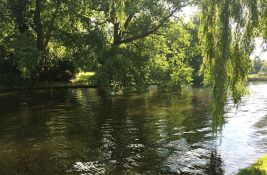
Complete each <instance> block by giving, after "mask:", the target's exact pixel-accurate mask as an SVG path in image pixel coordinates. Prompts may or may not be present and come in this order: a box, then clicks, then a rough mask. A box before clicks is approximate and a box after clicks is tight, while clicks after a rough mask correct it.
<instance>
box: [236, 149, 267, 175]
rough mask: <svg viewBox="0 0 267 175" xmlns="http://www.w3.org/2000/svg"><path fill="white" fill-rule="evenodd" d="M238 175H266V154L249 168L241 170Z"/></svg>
mask: <svg viewBox="0 0 267 175" xmlns="http://www.w3.org/2000/svg"><path fill="white" fill-rule="evenodd" d="M238 175H267V154H266V155H264V156H263V157H262V158H260V159H258V160H257V161H256V163H254V164H253V165H251V166H250V167H248V168H246V169H243V170H241V171H240V172H239V173H238Z"/></svg>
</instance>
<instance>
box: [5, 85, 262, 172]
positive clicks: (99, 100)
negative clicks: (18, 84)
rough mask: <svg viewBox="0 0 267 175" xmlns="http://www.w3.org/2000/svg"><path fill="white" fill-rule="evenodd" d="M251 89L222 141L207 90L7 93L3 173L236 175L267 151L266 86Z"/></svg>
mask: <svg viewBox="0 0 267 175" xmlns="http://www.w3.org/2000/svg"><path fill="white" fill-rule="evenodd" d="M249 88H250V89H251V94H250V95H248V96H245V97H243V100H242V103H241V104H240V106H239V108H238V109H236V108H235V107H234V105H233V104H232V103H231V101H229V105H228V107H227V123H226V124H225V125H224V127H223V128H222V131H221V133H217V135H216V134H215V133H214V132H213V131H212V129H211V128H212V127H211V121H210V118H209V117H208V104H209V101H210V92H209V91H208V90H204V89H188V90H185V91H184V92H183V93H161V92H158V91H157V89H156V88H152V90H151V91H149V92H148V93H145V94H142V95H135V96H129V97H108V96H106V95H105V94H103V93H102V92H100V91H98V90H97V89H61V90H54V91H50V90H48V91H46V90H44V91H30V92H14V93H5V94H1V95H0V105H1V108H0V113H1V115H0V157H1V159H0V174H5V175H9V174H10V175H13V174H21V175H29V174H33V175H35V174H36V175H50V174H51V175H53V174H78V175H91V174H99V175H101V174H110V175H120V174H122V175H123V174H193V175H198V174H199V175H202V174H205V175H206V174H207V175H221V174H226V175H232V174H235V173H236V172H237V171H238V169H240V168H244V167H246V166H248V165H249V164H250V163H252V162H254V161H255V160H256V159H257V158H258V157H260V156H261V155H262V154H263V153H265V152H267V137H266V136H267V126H266V125H267V105H266V104H267V93H266V89H267V84H255V83H254V84H250V85H249ZM216 136H217V137H216Z"/></svg>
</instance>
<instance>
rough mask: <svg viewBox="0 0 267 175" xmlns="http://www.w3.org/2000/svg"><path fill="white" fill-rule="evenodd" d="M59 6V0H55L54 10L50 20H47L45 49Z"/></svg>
mask: <svg viewBox="0 0 267 175" xmlns="http://www.w3.org/2000/svg"><path fill="white" fill-rule="evenodd" d="M59 7H60V0H57V2H56V10H55V12H54V13H53V15H52V18H51V20H50V22H49V25H48V29H47V32H46V37H45V41H44V48H45V49H46V48H47V46H48V43H49V40H50V39H51V37H52V33H53V29H54V23H55V20H56V17H57V15H58V11H59Z"/></svg>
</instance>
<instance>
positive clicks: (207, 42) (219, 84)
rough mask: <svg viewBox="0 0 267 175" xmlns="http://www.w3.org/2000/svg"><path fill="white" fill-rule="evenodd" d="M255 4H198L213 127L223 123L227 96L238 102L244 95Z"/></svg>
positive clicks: (208, 0) (244, 0)
mask: <svg viewBox="0 0 267 175" xmlns="http://www.w3.org/2000/svg"><path fill="white" fill-rule="evenodd" d="M264 1H265V0H264ZM259 5H260V3H259V1H257V0H253V1H252V0H235V1H233V0H218V1H214V0H204V1H202V4H201V10H202V17H201V30H200V38H201V42H202V51H203V66H202V72H203V73H204V75H205V78H204V83H205V84H206V85H210V86H211V87H212V88H213V101H212V105H211V115H212V116H213V118H214V120H213V121H214V122H215V124H216V123H222V121H223V120H224V118H223V115H224V106H225V104H226V102H227V97H228V95H231V96H232V98H233V101H234V102H235V103H238V102H239V101H240V99H241V96H242V95H243V94H244V92H245V88H244V87H245V83H246V80H247V75H248V72H249V69H250V59H249V55H250V53H251V52H252V49H253V39H254V37H255V34H256V33H255V31H256V30H255V29H256V28H257V26H258V6H259Z"/></svg>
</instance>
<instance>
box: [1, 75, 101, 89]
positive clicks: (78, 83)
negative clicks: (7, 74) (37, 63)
mask: <svg viewBox="0 0 267 175" xmlns="http://www.w3.org/2000/svg"><path fill="white" fill-rule="evenodd" d="M94 75H95V73H94V72H80V73H78V74H77V75H76V76H75V78H74V79H72V80H70V81H66V82H64V81H63V82H54V81H53V82H37V83H28V84H27V85H23V84H22V85H14V86H1V85H0V90H21V89H50V88H90V87H98V86H97V84H96V83H95V81H94V80H93V76H94Z"/></svg>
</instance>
